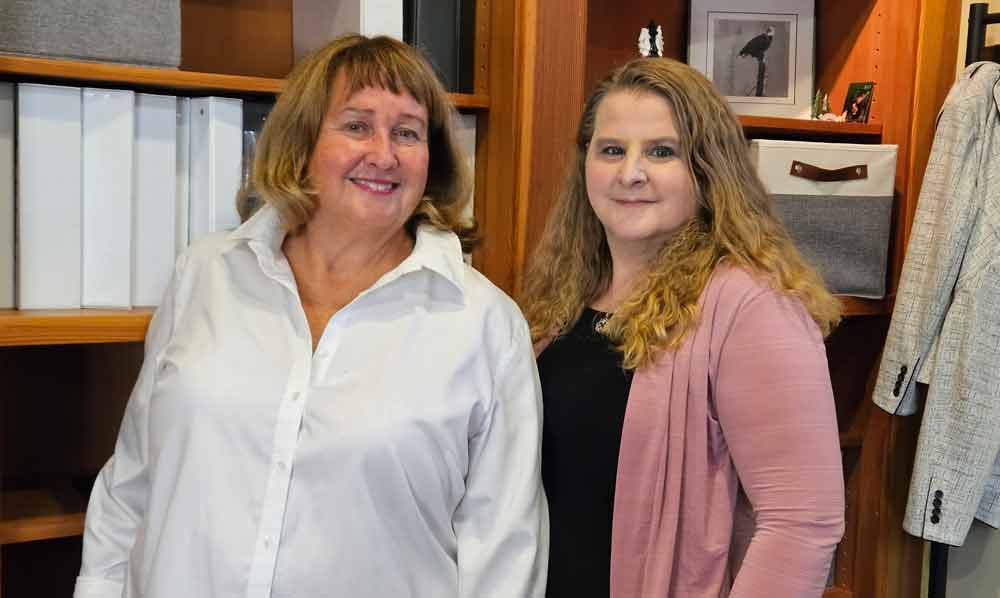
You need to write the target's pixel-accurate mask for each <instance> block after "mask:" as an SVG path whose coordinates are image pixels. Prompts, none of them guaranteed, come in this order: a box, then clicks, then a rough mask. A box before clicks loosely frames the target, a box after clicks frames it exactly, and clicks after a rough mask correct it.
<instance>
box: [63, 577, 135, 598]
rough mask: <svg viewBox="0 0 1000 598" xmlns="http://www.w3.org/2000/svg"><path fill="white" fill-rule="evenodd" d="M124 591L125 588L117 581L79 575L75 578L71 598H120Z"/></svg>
mask: <svg viewBox="0 0 1000 598" xmlns="http://www.w3.org/2000/svg"><path fill="white" fill-rule="evenodd" d="M124 589H125V586H124V585H123V584H122V583H120V582H117V581H112V580H110V579H104V578H102V577H84V576H82V575H81V576H80V577H77V578H76V589H74V590H73V598H122V591H123V590H124Z"/></svg>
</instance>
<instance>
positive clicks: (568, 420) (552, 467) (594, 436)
mask: <svg viewBox="0 0 1000 598" xmlns="http://www.w3.org/2000/svg"><path fill="white" fill-rule="evenodd" d="M604 315H606V314H604V313H602V312H598V311H595V310H592V309H590V308H587V309H585V310H584V312H583V315H581V316H580V319H579V321H577V323H576V324H575V325H574V326H573V329H572V330H570V331H569V332H568V333H567V334H566V335H565V336H562V337H559V338H558V339H556V340H555V341H554V342H553V343H552V344H551V345H549V346H548V348H546V349H545V351H543V352H542V354H541V355H539V356H538V373H539V376H540V377H541V381H542V401H543V404H544V409H545V413H544V420H543V422H544V424H543V431H542V482H543V483H544V485H545V494H546V496H547V497H548V500H549V522H550V529H551V537H550V547H549V582H548V588H547V590H546V593H545V595H546V597H547V598H564V597H565V598H581V597H586V598H599V597H601V596H608V595H609V593H610V584H611V514H612V510H613V507H614V497H615V476H616V475H617V472H618V450H619V448H620V447H621V439H622V423H623V422H624V420H625V403H626V402H627V400H628V391H629V387H630V386H631V385H632V372H631V371H625V370H623V369H622V366H621V363H622V360H621V354H620V353H618V352H617V351H615V350H614V348H613V346H612V345H611V343H610V342H609V341H608V339H607V337H605V336H604V335H602V334H600V333H598V332H596V331H595V329H594V326H595V323H596V322H597V321H598V320H600V318H601V317H602V316H604Z"/></svg>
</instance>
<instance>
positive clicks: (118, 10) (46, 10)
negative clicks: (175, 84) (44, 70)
mask: <svg viewBox="0 0 1000 598" xmlns="http://www.w3.org/2000/svg"><path fill="white" fill-rule="evenodd" d="M0 52H3V53H8V54H29V55H34V56H51V57H58V58H75V59H82V60H99V61H110V62H124V63H129V64H144V65H155V66H167V67H177V66H178V65H179V64H180V62H181V7H180V0H143V1H138V2H137V1H136V0H88V1H80V0H3V1H2V2H0Z"/></svg>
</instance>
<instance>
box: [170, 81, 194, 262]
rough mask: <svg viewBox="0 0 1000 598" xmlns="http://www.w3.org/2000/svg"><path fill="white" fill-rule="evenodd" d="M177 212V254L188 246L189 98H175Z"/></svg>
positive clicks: (175, 221)
mask: <svg viewBox="0 0 1000 598" xmlns="http://www.w3.org/2000/svg"><path fill="white" fill-rule="evenodd" d="M175 164H176V167H177V177H176V180H177V203H176V206H177V214H176V218H175V220H174V232H175V235H176V236H175V242H174V247H175V249H176V251H177V255H180V254H181V253H183V252H184V250H185V249H187V246H188V230H189V222H188V220H189V209H190V205H191V197H190V189H191V181H190V177H191V98H177V156H176V162H175Z"/></svg>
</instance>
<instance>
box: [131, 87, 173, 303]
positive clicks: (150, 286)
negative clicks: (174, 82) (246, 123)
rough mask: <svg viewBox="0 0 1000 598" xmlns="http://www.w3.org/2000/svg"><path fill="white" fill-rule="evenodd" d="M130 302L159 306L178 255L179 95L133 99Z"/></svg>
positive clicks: (142, 95)
mask: <svg viewBox="0 0 1000 598" xmlns="http://www.w3.org/2000/svg"><path fill="white" fill-rule="evenodd" d="M132 210H133V212H132V305H159V304H160V300H161V299H162V297H163V292H164V290H166V288H167V283H168V282H170V275H171V273H172V271H173V265H174V258H175V257H176V250H175V244H176V241H177V239H176V233H175V228H176V227H175V221H176V218H177V98H175V97H174V96H160V95H150V94H144V93H140V94H138V95H136V97H135V186H134V190H133V193H132Z"/></svg>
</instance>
